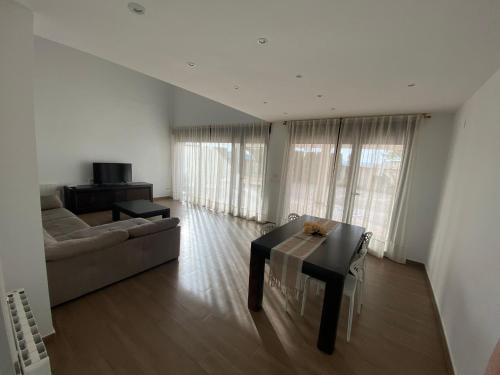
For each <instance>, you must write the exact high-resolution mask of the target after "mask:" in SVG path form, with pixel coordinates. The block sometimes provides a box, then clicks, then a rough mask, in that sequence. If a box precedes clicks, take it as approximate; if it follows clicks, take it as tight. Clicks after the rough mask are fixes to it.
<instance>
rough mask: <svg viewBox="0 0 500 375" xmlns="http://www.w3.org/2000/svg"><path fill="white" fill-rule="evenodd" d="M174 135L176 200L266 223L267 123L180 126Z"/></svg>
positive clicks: (174, 191)
mask: <svg viewBox="0 0 500 375" xmlns="http://www.w3.org/2000/svg"><path fill="white" fill-rule="evenodd" d="M172 135H173V140H174V147H173V174H172V175H173V176H172V177H173V195H174V199H178V200H182V201H186V202H190V203H194V204H198V205H201V206H204V207H207V208H209V209H212V210H214V211H217V212H225V213H230V214H232V215H235V216H241V217H244V218H247V219H255V220H259V221H260V220H263V218H264V217H265V212H263V210H264V206H263V192H264V176H265V166H266V154H267V145H268V141H269V126H268V125H261V124H249V125H236V126H205V127H196V128H178V129H174V130H173V132H172Z"/></svg>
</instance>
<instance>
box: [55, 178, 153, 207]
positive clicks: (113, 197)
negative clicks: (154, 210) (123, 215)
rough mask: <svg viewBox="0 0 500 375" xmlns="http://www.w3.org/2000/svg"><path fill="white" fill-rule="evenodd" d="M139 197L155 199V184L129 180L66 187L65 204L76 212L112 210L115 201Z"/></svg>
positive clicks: (131, 199)
mask: <svg viewBox="0 0 500 375" xmlns="http://www.w3.org/2000/svg"><path fill="white" fill-rule="evenodd" d="M138 199H149V200H150V201H152V200H153V184H149V183H147V182H127V183H118V184H101V185H76V186H65V187H64V206H65V207H66V208H67V209H68V210H70V211H71V212H73V213H75V214H83V213H86V212H95V211H106V210H111V207H112V206H113V203H115V202H123V201H133V200H138Z"/></svg>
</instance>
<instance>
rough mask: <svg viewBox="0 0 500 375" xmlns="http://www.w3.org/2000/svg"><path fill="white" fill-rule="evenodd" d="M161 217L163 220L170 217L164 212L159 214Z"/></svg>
mask: <svg viewBox="0 0 500 375" xmlns="http://www.w3.org/2000/svg"><path fill="white" fill-rule="evenodd" d="M161 217H162V218H163V219H166V218H168V217H170V213H167V212H164V213H163V214H161Z"/></svg>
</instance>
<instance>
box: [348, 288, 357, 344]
mask: <svg viewBox="0 0 500 375" xmlns="http://www.w3.org/2000/svg"><path fill="white" fill-rule="evenodd" d="M356 287H357V285H356V284H355V285H354V290H353V291H352V296H351V297H350V298H349V318H348V319H349V320H348V321H347V342H349V341H351V329H352V318H353V315H354V304H355V303H356V289H357V288H356Z"/></svg>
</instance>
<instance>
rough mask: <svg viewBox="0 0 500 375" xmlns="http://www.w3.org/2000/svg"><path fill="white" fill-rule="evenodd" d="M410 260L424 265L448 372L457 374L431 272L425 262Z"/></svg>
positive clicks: (453, 374)
mask: <svg viewBox="0 0 500 375" xmlns="http://www.w3.org/2000/svg"><path fill="white" fill-rule="evenodd" d="M409 262H410V263H415V264H420V265H422V267H423V269H424V271H425V279H426V280H427V285H428V286H429V289H430V291H431V297H432V306H433V307H434V311H435V312H436V315H437V319H438V325H439V331H440V336H441V341H442V343H443V346H444V355H445V357H446V358H445V361H446V367H448V372H449V373H450V374H451V375H455V373H456V372H455V367H454V366H453V361H452V360H451V352H450V346H449V345H448V339H447V337H446V332H445V330H444V324H443V320H442V319H441V314H440V312H439V307H438V304H437V301H436V295H435V294H434V289H433V288H432V283H431V279H430V278H429V273H428V272H427V267H426V266H425V264H423V263H420V262H415V261H409Z"/></svg>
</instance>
